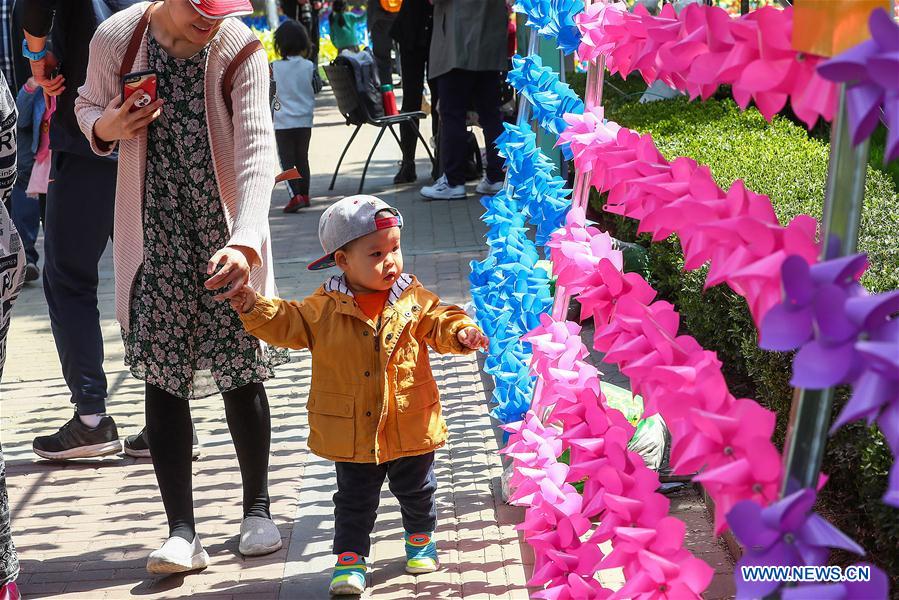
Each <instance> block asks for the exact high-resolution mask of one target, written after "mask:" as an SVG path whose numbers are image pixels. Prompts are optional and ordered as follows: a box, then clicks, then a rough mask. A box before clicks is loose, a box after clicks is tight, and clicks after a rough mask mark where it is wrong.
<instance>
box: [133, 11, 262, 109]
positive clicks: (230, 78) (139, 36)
mask: <svg viewBox="0 0 899 600" xmlns="http://www.w3.org/2000/svg"><path fill="white" fill-rule="evenodd" d="M154 6H156V5H155V4H151V5H150V6H148V7H147V10H145V11H144V14H143V15H142V16H141V18H140V21H138V22H137V26H136V27H135V28H134V32H133V33H132V34H131V39H130V40H129V41H128V48H127V49H126V50H125V57H124V58H123V59H122V65H121V66H120V67H119V78H122V77H124V76H125V75H127V74H128V73H130V72H131V69H132V67H133V66H134V59H135V57H137V52H138V50H140V44H141V42H142V41H143V39H144V33H146V31H147V26H148V25H149V24H150V15H151V13H152V11H153V7H154ZM259 50H262V51H263V52H265V48H264V47H263V45H262V42H260V41H259V40H258V39H257V40H252V41H250V42H247V45H246V46H244V47H243V48H241V49H240V52H238V53H237V55H235V57H234V58H232V59H231V62H230V63H229V64H228V67H227V68H226V69H225V74H224V75H223V76H222V98H223V99H224V101H225V107H226V108H227V109H228V114H229V115H231V116H234V107H233V106H232V105H231V92H232V91H233V90H234V73H235V71H237V68H238V67H239V66H240V65H242V64H243V63H244V62H245V61H246V60H247V59H248V58H250V56H251V55H252V54H253V53H255V52H257V51H259ZM268 80H269V82H268V85H269V88H268V89H269V91H268V95H269V105H270V106H271V107H272V109H273V110H278V108H280V106H279V105H278V100H277V90H276V86H275V77H274V75H273V73H272V66H271V64H269V66H268Z"/></svg>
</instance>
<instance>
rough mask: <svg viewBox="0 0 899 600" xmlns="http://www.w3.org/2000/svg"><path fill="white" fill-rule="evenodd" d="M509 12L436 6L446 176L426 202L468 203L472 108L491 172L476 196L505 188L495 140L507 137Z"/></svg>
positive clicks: (490, 3)
mask: <svg viewBox="0 0 899 600" xmlns="http://www.w3.org/2000/svg"><path fill="white" fill-rule="evenodd" d="M507 31H508V10H507V8H506V2H505V1H504V0H434V34H433V39H432V40H431V51H430V57H429V62H428V65H429V69H430V74H429V76H430V77H431V79H434V80H436V81H437V87H438V89H439V96H440V105H439V108H438V110H439V111H440V155H441V160H442V165H443V170H444V173H443V176H442V177H441V178H440V179H438V180H437V181H436V182H435V183H434V185H431V186H425V187H423V188H422V189H421V195H422V196H423V197H424V198H425V199H427V200H455V199H461V198H465V196H466V191H465V165H466V161H467V157H468V143H467V134H466V116H467V113H468V109H469V107H471V106H472V105H473V106H474V108H475V110H476V111H477V113H478V121H479V123H480V126H481V129H482V130H483V131H484V138H485V140H486V146H487V148H486V150H487V169H486V174H485V175H484V178H483V179H482V180H481V181H480V183H478V187H477V193H478V194H495V193H497V192H498V191H499V190H500V189H502V186H503V163H502V159H501V158H500V156H499V154H498V153H497V150H496V143H495V142H496V139H497V138H498V137H499V136H500V134H502V132H503V124H502V116H501V114H500V96H501V89H502V88H501V79H500V77H501V76H500V72H501V71H503V70H505V69H506V66H507V61H508V59H507V56H506V46H507Z"/></svg>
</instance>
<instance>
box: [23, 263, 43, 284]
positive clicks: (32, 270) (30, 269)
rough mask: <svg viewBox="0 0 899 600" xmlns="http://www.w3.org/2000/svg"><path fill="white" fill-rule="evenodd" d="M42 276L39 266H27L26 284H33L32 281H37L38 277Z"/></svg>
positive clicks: (31, 264) (32, 264)
mask: <svg viewBox="0 0 899 600" xmlns="http://www.w3.org/2000/svg"><path fill="white" fill-rule="evenodd" d="M40 276H41V270H40V269H38V268H37V265H36V264H34V263H33V262H30V263H28V264H26V265H25V283H31V282H32V281H37V279H38V277H40Z"/></svg>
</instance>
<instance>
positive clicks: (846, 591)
mask: <svg viewBox="0 0 899 600" xmlns="http://www.w3.org/2000/svg"><path fill="white" fill-rule="evenodd" d="M855 566H857V567H858V566H863V567H868V569H870V574H871V579H870V580H868V581H844V582H840V583H829V584H828V583H806V584H801V585H798V586H796V587H792V588H784V589H783V590H781V592H780V597H781V598H783V600H854V599H856V598H871V599H873V598H886V597H887V593H888V592H889V589H890V584H889V582H888V581H887V576H886V574H885V573H884V572H883V571H881V570H880V569H878V568H877V567H875V566H874V565H871V564H868V563H860V564H858V565H855Z"/></svg>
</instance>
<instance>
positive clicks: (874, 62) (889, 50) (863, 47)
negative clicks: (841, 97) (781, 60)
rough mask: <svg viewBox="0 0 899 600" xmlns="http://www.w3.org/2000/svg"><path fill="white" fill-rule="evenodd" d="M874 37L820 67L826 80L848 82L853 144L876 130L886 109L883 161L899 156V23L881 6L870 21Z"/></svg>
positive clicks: (872, 14) (848, 103)
mask: <svg viewBox="0 0 899 600" xmlns="http://www.w3.org/2000/svg"><path fill="white" fill-rule="evenodd" d="M868 26H869V28H870V30H871V39H870V40H868V41H865V42H862V43H861V44H859V45H858V46H855V47H853V48H850V49H849V50H846V51H845V52H843V53H842V54H839V55H837V56H835V57H834V58H832V59H830V60H828V61H827V62H825V63H823V64H821V65H820V66H819V67H818V73H820V74H821V76H822V77H824V78H825V79H829V80H831V81H839V82H844V83H849V84H850V85H849V88H848V89H847V90H846V102H847V106H848V111H849V130H850V132H851V133H852V143H854V144H859V143H861V141H862V140H864V139H867V138H868V137H870V136H871V134H872V133H874V129H875V128H876V127H877V125H878V123H880V113H881V110H883V115H884V120H885V121H886V125H887V130H888V134H887V143H886V151H885V152H884V157H883V160H884V163H888V162H890V161H892V160H895V159H897V158H899V77H897V76H896V74H897V73H899V25H897V24H896V23H894V22H893V20H892V19H891V18H890V15H889V14H888V13H887V11H885V10H884V9H882V8H878V9H877V10H875V11H873V12H872V13H871V17H870V18H869V20H868Z"/></svg>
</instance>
